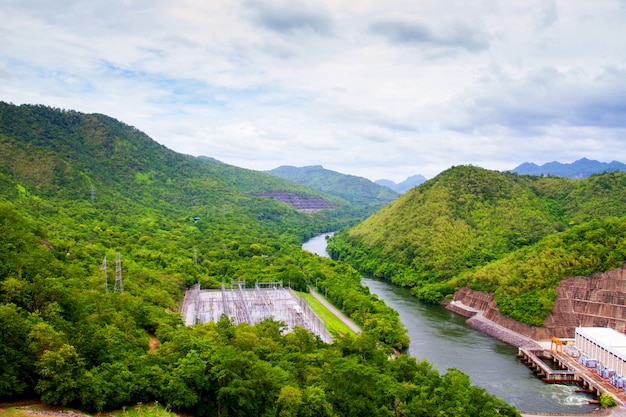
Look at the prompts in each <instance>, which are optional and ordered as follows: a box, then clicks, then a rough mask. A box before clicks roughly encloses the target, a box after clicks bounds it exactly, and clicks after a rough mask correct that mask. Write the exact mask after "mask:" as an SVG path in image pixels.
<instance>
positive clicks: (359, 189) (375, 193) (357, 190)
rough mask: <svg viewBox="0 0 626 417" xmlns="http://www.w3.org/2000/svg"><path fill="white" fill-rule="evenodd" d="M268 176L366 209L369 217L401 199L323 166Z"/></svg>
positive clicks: (275, 171)
mask: <svg viewBox="0 0 626 417" xmlns="http://www.w3.org/2000/svg"><path fill="white" fill-rule="evenodd" d="M268 172H269V173H270V174H272V175H276V176H278V177H281V178H285V179H287V180H290V181H294V182H297V183H300V184H305V185H308V186H310V187H312V188H314V189H316V190H319V191H321V192H324V193H326V194H329V195H333V196H335V197H338V198H340V199H342V200H343V201H348V202H349V203H351V204H353V205H356V206H359V207H363V208H364V212H365V213H366V214H368V215H369V214H371V213H373V212H375V211H376V210H378V209H380V208H381V207H383V206H384V205H386V204H388V203H389V202H391V201H393V200H395V199H396V198H397V197H398V193H396V192H395V191H393V190H391V189H389V188H388V187H384V186H381V185H378V184H376V183H374V182H372V181H370V180H368V179H366V178H363V177H357V176H355V175H346V174H341V173H339V172H335V171H331V170H329V169H324V167H322V166H321V165H312V166H306V167H293V166H281V167H278V168H275V169H273V170H271V171H268Z"/></svg>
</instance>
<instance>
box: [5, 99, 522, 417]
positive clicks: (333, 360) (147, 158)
mask: <svg viewBox="0 0 626 417" xmlns="http://www.w3.org/2000/svg"><path fill="white" fill-rule="evenodd" d="M276 190H279V191H289V192H293V193H294V194H297V193H307V192H308V193H309V195H318V196H319V195H320V193H319V192H318V191H313V190H310V189H307V188H306V187H304V186H302V185H298V184H293V183H290V182H288V181H285V180H282V179H279V178H275V177H273V176H271V175H269V174H263V173H256V172H253V171H248V170H239V169H237V168H236V167H232V166H228V165H225V164H221V163H219V162H215V161H207V160H203V159H201V158H194V157H191V156H186V155H180V154H177V153H175V152H172V151H170V150H168V149H166V148H165V147H163V146H161V145H158V144H157V143H156V142H154V141H152V140H151V139H150V138H149V137H147V136H146V135H145V134H143V133H141V132H140V131H138V130H137V129H135V128H133V127H131V126H127V125H124V124H123V123H120V122H118V121H116V120H114V119H111V118H109V117H106V116H103V115H97V114H94V115H86V114H82V113H78V112H74V111H62V110H58V109H52V108H48V107H44V106H26V105H25V106H13V105H9V104H6V103H0V401H2V402H4V401H14V400H20V399H33V398H40V399H41V400H43V402H44V403H47V404H53V405H60V406H64V407H78V408H80V409H82V410H87V411H92V412H97V411H103V410H112V409H116V408H118V409H119V408H123V407H129V406H133V405H135V404H139V403H143V404H146V403H149V402H155V401H158V402H159V403H160V404H163V405H166V406H167V407H168V408H174V409H177V410H182V411H184V412H186V413H188V414H190V415H198V416H216V415H223V416H225V415H239V416H258V415H301V416H309V415H316V416H344V415H345V416H348V415H389V414H390V413H391V414H393V413H396V414H398V413H401V414H403V415H407V416H417V415H423V413H427V414H429V415H435V414H450V415H458V414H459V413H460V414H463V415H468V416H478V415H484V413H485V412H489V413H491V414H493V413H495V411H496V409H497V410H499V411H500V415H508V416H517V415H519V414H518V413H517V412H516V411H515V410H514V409H513V408H512V407H510V406H508V405H507V404H505V403H503V402H502V401H500V400H498V399H496V398H493V397H492V396H491V395H489V394H488V393H486V392H485V391H484V390H482V389H481V388H478V387H474V386H471V385H470V382H469V379H468V378H467V376H465V375H463V374H462V373H460V372H458V371H449V372H448V373H447V374H446V375H440V374H439V373H438V371H437V370H435V369H433V368H432V366H430V365H429V364H428V363H427V362H417V361H416V360H415V359H414V358H411V357H408V356H403V357H401V358H399V359H397V360H395V361H390V360H388V357H389V355H390V353H391V347H396V348H398V349H402V348H403V347H406V345H407V343H408V339H407V337H406V332H405V329H404V328H403V326H402V324H401V323H400V321H399V318H398V314H397V312H395V311H393V310H391V309H390V308H388V307H387V306H386V305H385V304H384V303H383V302H382V301H381V300H379V299H378V298H377V297H375V296H373V295H371V294H369V292H368V291H367V289H366V288H365V287H363V286H361V285H360V278H359V275H358V273H357V272H356V271H355V270H354V269H353V268H351V267H350V266H348V265H347V264H345V263H340V262H336V261H332V260H329V259H325V258H320V257H318V256H314V255H311V254H309V253H307V252H304V251H302V250H301V249H300V245H301V243H302V240H303V239H304V238H305V237H307V236H310V235H311V234H313V233H315V232H318V231H322V230H328V229H329V228H332V227H336V226H337V225H338V224H340V223H342V222H347V221H350V220H353V219H354V218H353V217H350V207H349V206H348V208H347V209H346V210H345V211H344V212H343V215H342V216H343V217H333V214H329V213H337V212H341V208H340V209H339V210H323V211H320V212H315V213H303V212H300V211H298V210H296V209H294V208H293V207H291V206H288V205H286V204H283V203H281V202H277V201H274V200H273V199H270V198H264V197H257V196H255V193H258V192H265V191H276ZM117 252H119V253H120V254H121V267H122V273H123V274H122V275H123V282H124V291H123V292H115V291H113V290H112V288H111V287H113V286H112V285H110V286H109V290H108V291H107V289H106V287H105V273H106V272H108V279H109V280H110V282H112V280H113V275H114V274H113V270H114V267H113V264H114V261H113V260H114V259H115V258H116V253H117ZM105 255H106V257H107V258H108V260H109V264H108V267H109V270H108V271H103V270H102V269H101V265H102V261H103V257H104V256H105ZM240 279H245V280H249V281H250V280H251V281H255V280H267V281H279V280H283V281H290V282H291V284H292V286H294V287H295V288H296V289H301V290H305V291H306V288H307V285H310V284H311V283H314V282H315V283H316V284H317V285H318V286H319V290H320V291H323V292H324V293H327V294H328V297H329V298H330V299H331V300H333V302H334V303H335V304H336V305H337V306H338V307H340V308H341V309H342V310H343V311H344V312H345V313H347V314H348V315H350V316H351V317H352V318H353V319H354V320H355V321H357V323H359V325H360V326H361V327H362V328H363V330H364V332H363V334H362V335H359V336H354V337H352V336H349V337H345V338H339V340H337V341H336V342H335V343H333V344H331V345H327V344H324V343H321V342H320V341H319V339H316V338H315V337H313V336H312V335H311V333H309V332H307V331H304V330H296V331H295V332H294V333H289V334H286V335H285V334H282V333H283V332H282V328H281V327H282V326H281V324H280V323H277V322H274V321H272V320H268V321H265V322H263V323H261V324H258V325H256V326H250V325H245V324H242V325H239V326H234V325H233V324H232V323H231V322H230V321H229V320H228V319H226V318H223V319H222V320H221V321H220V322H218V323H208V324H205V325H196V326H192V327H185V326H183V325H182V321H181V317H180V314H179V313H178V308H179V305H180V302H181V299H182V295H183V292H184V290H185V288H186V287H188V286H189V285H190V284H194V283H197V282H200V283H201V284H202V285H203V286H205V287H207V286H211V287H218V286H220V285H222V284H225V285H229V283H230V281H231V280H240ZM470 398H471V401H470V400H469V399H470ZM450 399H451V401H448V400H450Z"/></svg>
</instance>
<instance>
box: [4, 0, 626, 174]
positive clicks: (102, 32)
mask: <svg viewBox="0 0 626 417" xmlns="http://www.w3.org/2000/svg"><path fill="white" fill-rule="evenodd" d="M625 13H626V9H625V8H624V2H623V0H598V1H595V2H592V3H589V2H583V1H578V0H574V1H566V0H553V1H544V0H531V1H523V2H522V1H517V2H515V1H514V2H496V1H493V0H479V1H474V2H467V1H461V0H451V1H450V2H446V3H445V4H443V3H441V2H436V1H420V2H412V1H408V0H387V1H378V0H373V1H368V2H353V1H347V0H333V1H331V0H319V1H315V2H314V1H307V0H297V1H283V0H262V1H254V2H252V1H247V0H240V1H230V0H229V1H226V0H214V1H210V2H198V1H194V0H178V1H162V0H158V1H155V0H150V1H147V0H145V1H125V0H116V1H113V2H105V3H102V2H83V1H71V2H69V3H68V2H66V7H64V9H63V13H59V10H58V5H56V4H53V3H52V2H48V1H45V0H39V1H37V0H20V1H17V0H7V1H5V2H3V7H2V8H0V19H2V21H3V25H2V26H1V27H0V44H2V48H0V100H4V101H11V102H15V103H43V104H48V105H51V106H54V107H63V108H73V109H76V110H79V111H84V112H98V113H104V114H108V115H110V116H113V117H116V118H118V119H120V120H122V121H124V122H126V123H129V124H132V125H134V126H136V127H137V128H139V129H141V130H144V131H145V132H146V133H148V134H149V135H150V136H151V137H153V138H154V139H155V140H157V141H158V142H160V143H163V144H165V145H166V146H168V147H170V148H172V149H174V150H177V151H180V152H184V153H188V154H194V155H208V156H212V157H215V158H217V159H221V160H223V161H225V162H228V163H232V164H234V165H238V166H242V167H246V168H253V169H271V168H274V167H276V166H278V165H296V166H302V165H312V164H322V165H324V166H326V167H327V168H330V169H334V170H336V171H340V172H345V173H349V174H356V175H363V176H367V177H368V178H370V179H379V178H385V177H387V178H391V179H393V180H396V181H399V180H402V179H404V178H406V177H407V176H409V175H413V174H418V173H420V174H424V175H426V176H429V177H430V176H434V175H436V174H437V173H438V172H440V171H442V170H444V169H446V168H448V167H449V166H451V165H459V164H474V165H481V166H485V167H487V168H493V169H511V168H514V167H515V166H517V165H518V164H520V163H522V162H525V161H530V162H536V163H541V162H549V161H552V160H561V161H562V162H571V161H573V160H574V159H578V158H580V157H589V158H594V159H599V160H602V161H610V160H613V159H617V160H622V161H626V148H625V147H623V146H621V145H620V140H622V138H623V137H624V135H623V133H624V130H625V128H626V126H624V124H625V120H626V103H625V101H624V99H623V97H626V81H624V80H626V77H625V75H626V58H624V57H623V53H622V52H623V51H624V50H626V27H625V26H624V25H623V17H624V15H625ZM623 149H624V150H623Z"/></svg>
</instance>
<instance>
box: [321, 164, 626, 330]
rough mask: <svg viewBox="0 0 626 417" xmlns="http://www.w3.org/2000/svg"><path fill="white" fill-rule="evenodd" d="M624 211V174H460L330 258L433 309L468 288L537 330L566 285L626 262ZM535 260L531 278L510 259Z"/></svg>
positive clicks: (375, 219)
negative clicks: (493, 297) (410, 290)
mask: <svg viewBox="0 0 626 417" xmlns="http://www.w3.org/2000/svg"><path fill="white" fill-rule="evenodd" d="M625 212H626V173H622V172H614V173H607V174H603V175H596V176H592V177H590V178H587V179H584V180H572V179H566V178H558V177H533V176H520V175H517V174H513V173H506V172H505V173H502V172H497V171H489V170H485V169H482V168H478V167H472V166H459V167H453V168H451V169H449V170H447V171H445V172H443V173H441V174H440V175H438V176H437V177H435V178H433V179H432V180H429V181H427V182H425V183H424V184H422V185H421V186H419V187H417V188H415V189H413V190H412V191H410V192H408V193H406V194H404V195H403V196H401V197H400V198H399V199H398V200H396V201H395V202H393V203H391V204H390V205H388V206H386V207H385V208H383V209H382V210H381V211H379V212H377V213H375V214H374V215H372V216H371V217H370V218H369V219H367V220H366V221H364V222H362V223H360V224H358V225H356V226H354V227H352V228H350V229H349V230H347V231H344V232H342V233H338V234H336V235H335V237H334V238H333V239H332V240H331V242H330V246H329V252H330V253H331V255H332V256H333V257H334V258H335V259H341V260H346V261H348V262H350V263H351V264H352V265H353V266H355V267H356V268H357V269H360V270H361V271H363V272H365V273H368V274H371V275H373V276H376V277H379V278H385V279H390V280H391V281H392V282H394V283H396V284H398V285H404V286H410V287H414V291H415V293H416V294H417V295H418V296H419V297H421V298H423V299H425V300H427V301H431V302H438V301H440V300H441V299H442V298H443V297H445V296H447V295H450V294H452V293H453V292H454V290H455V289H456V288H459V287H460V286H462V285H465V284H466V283H469V284H470V285H471V286H472V287H475V288H476V289H486V290H488V291H491V292H495V293H496V294H497V295H498V296H499V299H498V300H499V303H501V304H502V306H503V311H502V312H503V313H505V314H508V315H510V316H511V317H513V318H516V319H519V320H520V321H525V322H527V323H529V324H533V325H537V324H540V323H541V322H542V320H543V318H545V315H547V313H548V312H549V311H550V309H551V306H552V303H553V301H554V294H555V293H554V288H555V287H556V285H558V282H559V280H560V279H562V278H565V277H567V276H570V275H571V274H586V273H589V272H593V271H600V270H606V269H610V268H615V267H617V266H620V265H622V264H623V263H624V262H626V251H625V250H624V243H623V242H624V238H625V237H626V232H625V227H624V222H626V220H625V219H624V218H623V217H621V216H623V215H624V213H625ZM564 241H567V242H569V243H568V246H567V247H566V248H565V247H564V246H563V242H564ZM573 248H575V250H574V249H573ZM564 250H565V251H566V254H567V256H565V255H564V256H560V255H559V256H556V255H555V254H556V253H559V254H560V253H562V251H564ZM518 251H521V252H518ZM527 251H532V252H527ZM529 253H532V254H533V255H532V256H533V261H532V262H531V261H530V260H528V262H530V263H532V264H533V268H532V271H530V272H529V271H522V270H521V269H520V268H521V267H522V265H523V264H524V262H522V263H517V264H516V266H515V267H513V266H510V263H511V262H512V261H505V260H504V259H503V258H504V257H505V256H507V255H509V254H511V256H513V258H512V259H519V258H520V257H526V256H530V255H529ZM573 258H575V260H574V259H573ZM500 259H502V261H501V262H500V263H497V264H494V266H493V267H492V266H491V264H492V263H493V262H494V261H498V260H500ZM502 262H507V263H504V264H503V263H502ZM528 262H526V263H528ZM478 267H485V268H494V269H486V271H494V270H498V273H497V274H493V275H492V274H491V273H489V272H481V270H480V269H478V270H476V268H478ZM529 298H533V299H535V300H536V302H535V303H528V304H525V303H526V302H527V300H528V299H529ZM499 305H500V304H499ZM505 305H507V306H509V308H507V307H505ZM538 305H541V308H535V307H537V306H538ZM522 309H523V310H524V311H521V310H522ZM526 309H528V310H531V311H532V314H528V311H526Z"/></svg>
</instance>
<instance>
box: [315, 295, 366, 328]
mask: <svg viewBox="0 0 626 417" xmlns="http://www.w3.org/2000/svg"><path fill="white" fill-rule="evenodd" d="M309 291H310V292H311V295H312V296H313V297H315V299H316V300H317V301H319V302H320V303H322V304H323V305H324V307H326V308H327V309H329V310H330V311H331V313H333V314H334V315H335V316H337V317H338V318H339V319H340V320H341V321H343V322H344V324H345V325H346V326H348V327H349V328H350V330H352V331H353V332H354V333H357V334H358V333H361V331H362V330H361V328H360V327H359V326H357V325H356V323H355V322H353V321H352V320H351V319H350V318H349V317H348V316H346V315H345V314H343V313H342V312H341V311H339V310H337V308H336V307H335V306H334V305H332V304H331V303H329V302H328V301H326V299H325V298H324V297H322V296H321V295H320V294H319V293H317V292H316V291H315V290H314V289H313V288H312V287H309Z"/></svg>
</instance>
